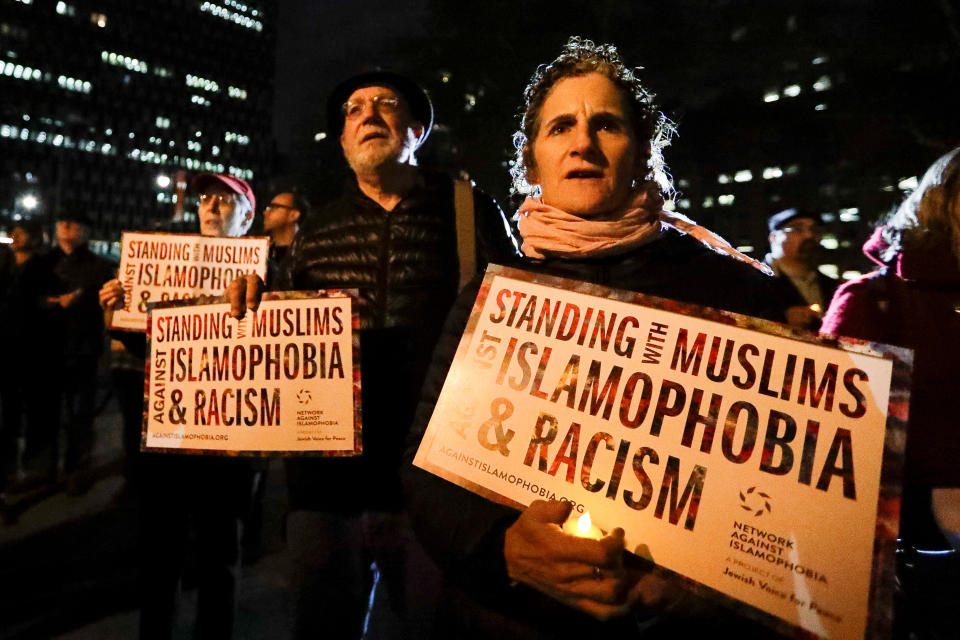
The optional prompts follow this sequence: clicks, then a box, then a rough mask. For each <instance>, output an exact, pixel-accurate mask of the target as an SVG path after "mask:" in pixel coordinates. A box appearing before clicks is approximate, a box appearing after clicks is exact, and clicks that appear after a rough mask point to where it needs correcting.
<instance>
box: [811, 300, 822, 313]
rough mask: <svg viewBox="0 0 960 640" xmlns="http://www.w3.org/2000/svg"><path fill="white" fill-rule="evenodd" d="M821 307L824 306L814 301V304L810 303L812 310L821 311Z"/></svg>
mask: <svg viewBox="0 0 960 640" xmlns="http://www.w3.org/2000/svg"><path fill="white" fill-rule="evenodd" d="M821 308H822V307H821V306H820V305H819V304H817V303H816V302H814V303H813V304H812V305H810V311H813V312H814V313H820V309H821Z"/></svg>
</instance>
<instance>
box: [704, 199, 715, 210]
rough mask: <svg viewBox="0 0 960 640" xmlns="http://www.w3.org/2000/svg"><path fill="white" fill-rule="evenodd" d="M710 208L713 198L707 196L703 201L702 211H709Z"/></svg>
mask: <svg viewBox="0 0 960 640" xmlns="http://www.w3.org/2000/svg"><path fill="white" fill-rule="evenodd" d="M712 206H713V196H707V197H706V198H704V199H703V208H704V209H709V208H710V207H712Z"/></svg>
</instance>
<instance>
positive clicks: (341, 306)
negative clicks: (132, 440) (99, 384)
mask: <svg viewBox="0 0 960 640" xmlns="http://www.w3.org/2000/svg"><path fill="white" fill-rule="evenodd" d="M221 300H222V299H221ZM148 322H149V324H148V328H147V339H148V340H149V351H148V353H149V355H148V359H147V367H146V381H145V393H146V397H145V407H144V418H143V437H142V440H141V448H142V449H143V450H144V451H161V452H170V453H221V454H237V455H239V454H242V455H296V454H306V453H313V454H323V455H341V456H352V455H359V454H360V452H361V448H362V447H361V421H360V360H359V348H358V345H359V338H358V334H357V331H356V330H357V326H358V322H359V321H358V318H357V315H356V313H354V311H353V304H352V298H351V296H350V295H349V294H348V293H346V292H341V291H318V292H290V291H288V292H281V293H267V294H264V299H263V301H262V303H261V304H260V307H259V308H258V309H257V310H256V311H248V312H247V314H246V316H245V317H244V318H243V319H242V320H240V321H237V320H235V319H234V318H233V317H231V316H230V305H229V304H227V303H225V302H216V303H213V304H210V303H207V302H206V301H203V300H179V301H171V302H163V303H155V304H151V305H149V311H148Z"/></svg>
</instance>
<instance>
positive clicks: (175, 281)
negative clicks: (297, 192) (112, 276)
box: [110, 231, 270, 331]
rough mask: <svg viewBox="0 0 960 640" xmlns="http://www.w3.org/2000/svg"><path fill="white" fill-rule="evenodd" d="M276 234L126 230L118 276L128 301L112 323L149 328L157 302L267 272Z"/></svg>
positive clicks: (217, 289) (218, 290) (209, 291)
mask: <svg viewBox="0 0 960 640" xmlns="http://www.w3.org/2000/svg"><path fill="white" fill-rule="evenodd" d="M269 247H270V239H269V238H266V237H249V238H219V237H211V236H200V235H192V234H180V233H147V232H133V231H124V232H123V235H122V237H121V242H120V266H119V268H118V270H117V278H118V279H119V280H120V284H121V286H122V287H123V298H124V306H123V308H121V309H117V310H116V311H114V312H113V314H112V316H111V319H110V328H111V329H123V330H128V331H144V330H146V327H147V306H148V305H149V304H150V303H151V302H160V301H166V300H181V299H184V298H196V297H198V296H202V295H214V296H218V295H221V294H222V293H223V292H224V290H225V289H226V288H227V286H228V285H229V284H230V283H231V282H232V281H233V280H234V279H235V278H237V277H238V276H242V275H245V274H248V273H255V274H257V275H258V276H260V277H261V278H266V274H267V254H268V253H269Z"/></svg>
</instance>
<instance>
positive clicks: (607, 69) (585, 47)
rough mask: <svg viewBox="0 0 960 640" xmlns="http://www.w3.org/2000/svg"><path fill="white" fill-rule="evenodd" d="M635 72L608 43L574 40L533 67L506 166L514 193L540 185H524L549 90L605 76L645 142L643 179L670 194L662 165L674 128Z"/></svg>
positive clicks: (533, 192) (528, 192)
mask: <svg viewBox="0 0 960 640" xmlns="http://www.w3.org/2000/svg"><path fill="white" fill-rule="evenodd" d="M638 71H639V68H637V69H631V68H629V67H627V66H626V64H624V62H623V61H622V60H621V59H620V54H619V53H618V52H617V48H616V47H615V46H613V45H611V44H601V45H597V44H594V43H593V41H591V40H586V39H583V38H580V37H578V36H572V37H571V38H570V39H569V40H567V43H566V44H565V45H564V47H563V51H561V53H560V55H559V56H557V58H556V59H555V60H554V61H553V62H551V63H550V64H542V65H540V66H539V67H537V70H536V71H535V72H534V74H533V76H532V77H531V78H530V82H529V83H528V84H527V87H526V89H524V91H523V106H522V109H521V112H520V129H519V131H517V132H516V133H514V134H513V145H514V147H516V156H515V158H514V159H513V160H512V161H511V163H510V175H511V176H512V178H513V188H514V191H516V192H517V193H521V194H524V195H537V194H538V192H539V187H536V186H533V185H531V184H530V183H529V182H527V171H528V169H530V168H531V167H533V165H534V160H533V145H532V141H533V140H534V139H536V136H537V133H538V132H539V130H540V113H541V111H542V109H543V105H544V102H546V100H547V96H549V94H550V91H551V89H553V87H554V86H555V85H556V84H557V82H559V81H560V80H562V79H564V78H570V77H575V76H583V75H587V74H589V73H600V74H602V75H603V76H605V77H607V78H609V79H610V80H611V81H612V82H613V83H614V84H615V85H616V86H617V88H618V89H619V90H620V91H621V92H622V94H623V95H624V97H625V98H626V101H627V104H628V105H629V107H630V124H631V126H632V128H633V133H634V136H635V137H636V139H637V140H638V141H649V143H650V157H649V159H648V161H647V174H646V175H645V176H643V178H644V179H645V180H646V181H648V182H651V183H654V184H655V185H656V187H657V189H656V190H657V191H658V192H659V193H660V194H669V193H672V191H673V185H672V181H671V180H670V176H669V174H668V173H667V167H666V165H665V164H664V161H663V148H664V147H666V146H667V145H669V144H670V138H671V136H672V135H673V134H674V133H675V132H676V129H675V126H674V124H673V123H672V122H671V121H670V120H669V119H668V118H667V117H666V116H665V115H664V114H662V113H661V112H660V110H659V109H658V108H657V106H656V105H655V104H654V102H653V98H654V95H653V94H652V93H651V92H649V91H648V90H647V89H646V87H644V86H643V84H642V83H641V82H640V78H639V77H638V73H637V72H638Z"/></svg>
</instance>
